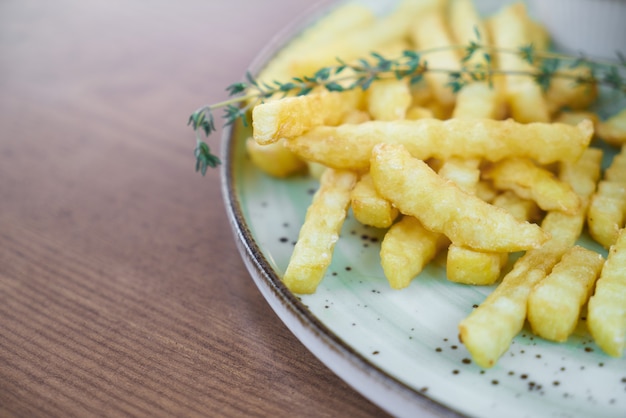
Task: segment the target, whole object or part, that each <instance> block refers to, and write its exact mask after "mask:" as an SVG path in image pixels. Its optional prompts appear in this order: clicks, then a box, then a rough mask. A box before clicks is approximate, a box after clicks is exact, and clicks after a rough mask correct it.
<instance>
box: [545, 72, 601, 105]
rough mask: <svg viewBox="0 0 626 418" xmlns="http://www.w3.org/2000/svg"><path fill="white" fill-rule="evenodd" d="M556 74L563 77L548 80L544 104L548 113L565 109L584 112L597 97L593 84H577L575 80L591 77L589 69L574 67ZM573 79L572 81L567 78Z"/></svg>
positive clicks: (595, 87) (596, 90)
mask: <svg viewBox="0 0 626 418" xmlns="http://www.w3.org/2000/svg"><path fill="white" fill-rule="evenodd" d="M558 73H559V74H561V75H563V76H564V77H554V78H552V79H551V80H550V87H549V88H548V90H547V92H546V102H547V104H548V109H549V110H550V113H556V112H558V111H559V110H561V109H562V108H564V107H566V108H568V109H571V110H584V109H587V108H588V107H589V105H591V104H592V103H593V101H594V100H596V98H597V97H598V89H597V86H596V85H595V84H590V83H577V82H576V81H575V78H577V77H580V78H582V79H585V78H589V77H590V76H591V68H589V67H582V66H581V67H574V68H563V69H559V70H558ZM569 77H574V79H572V78H569Z"/></svg>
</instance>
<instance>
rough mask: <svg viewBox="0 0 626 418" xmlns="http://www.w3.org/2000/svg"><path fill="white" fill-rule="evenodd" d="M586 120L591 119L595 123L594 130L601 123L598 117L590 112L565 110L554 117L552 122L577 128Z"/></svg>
mask: <svg viewBox="0 0 626 418" xmlns="http://www.w3.org/2000/svg"><path fill="white" fill-rule="evenodd" d="M585 119H589V120H590V121H591V122H592V123H593V126H594V130H595V129H596V128H597V126H598V124H599V123H600V118H599V117H598V115H597V114H596V113H593V112H590V111H588V110H563V111H561V112H559V113H558V114H557V115H556V116H555V117H554V119H553V120H552V122H556V123H565V124H568V125H574V126H576V125H578V124H579V123H580V122H582V121H583V120H585Z"/></svg>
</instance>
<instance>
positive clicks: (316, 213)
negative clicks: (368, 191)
mask: <svg viewBox="0 0 626 418" xmlns="http://www.w3.org/2000/svg"><path fill="white" fill-rule="evenodd" d="M356 180H357V175H356V174H355V173H352V172H349V171H336V170H332V169H327V170H326V171H325V172H324V174H322V177H321V179H320V188H319V189H318V191H317V192H316V193H315V195H314V196H313V202H312V203H311V205H310V206H309V208H308V210H307V213H306V216H305V219H304V223H303V224H302V227H301V228H300V234H299V236H298V241H297V242H296V245H295V247H294V250H293V253H292V255H291V259H290V260H289V265H288V266H287V271H286V272H285V275H284V276H283V282H284V283H285V285H286V286H287V287H288V288H289V290H291V291H292V292H294V293H314V292H315V290H316V289H317V286H318V285H319V283H320V282H321V281H322V279H323V278H324V274H325V273H326V269H327V268H328V266H329V265H330V262H331V260H332V256H333V250H334V248H335V243H336V242H337V240H338V239H339V232H340V230H341V227H342V225H343V222H344V220H345V218H346V214H347V210H348V205H349V203H350V192H351V190H352V188H353V187H354V184H355V183H356Z"/></svg>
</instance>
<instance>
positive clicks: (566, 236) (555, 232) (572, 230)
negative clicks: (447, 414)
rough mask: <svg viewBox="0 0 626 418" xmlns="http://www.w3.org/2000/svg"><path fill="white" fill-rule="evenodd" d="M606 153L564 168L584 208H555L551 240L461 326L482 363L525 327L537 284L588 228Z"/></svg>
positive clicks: (547, 224)
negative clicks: (573, 211)
mask: <svg viewBox="0 0 626 418" xmlns="http://www.w3.org/2000/svg"><path fill="white" fill-rule="evenodd" d="M601 155H602V154H601V152H600V151H599V150H597V149H589V150H587V151H586V152H585V153H584V154H583V156H582V157H581V159H580V160H579V161H577V162H576V163H575V164H571V165H565V167H562V168H561V176H560V177H561V178H562V179H563V180H565V181H568V182H569V183H570V184H571V185H572V187H573V188H574V190H575V191H576V192H577V193H578V194H579V196H580V198H581V201H582V202H584V205H583V207H582V208H581V210H580V211H579V212H578V213H577V214H574V215H569V214H566V213H564V212H558V211H554V212H549V213H548V214H547V215H546V217H545V218H544V220H543V222H542V224H541V226H542V229H543V230H544V231H546V232H548V233H549V234H551V238H550V240H549V241H548V242H547V243H545V244H544V245H543V246H542V247H541V248H538V249H534V250H529V251H527V252H526V253H525V254H524V255H523V256H522V257H521V258H520V259H518V260H517V262H516V263H515V265H514V266H513V270H511V272H509V273H508V274H507V275H506V276H505V277H504V278H503V279H502V282H501V283H500V284H499V285H498V287H497V288H496V289H495V290H494V292H493V293H491V294H490V295H489V296H488V297H487V298H486V299H485V301H484V302H483V303H482V304H481V305H480V306H479V307H478V308H476V309H475V310H474V311H473V312H472V313H471V314H470V315H469V316H468V317H467V318H465V319H464V320H463V321H461V323H460V324H459V338H460V340H461V341H462V343H463V344H464V345H465V346H466V348H467V349H468V351H469V352H470V354H471V355H472V358H473V359H474V361H475V362H476V363H477V364H478V365H480V366H481V367H492V366H493V365H494V364H495V363H496V362H497V361H498V359H499V358H500V356H501V355H502V354H503V353H504V352H505V351H506V350H508V348H509V346H510V344H511V341H512V340H513V338H514V337H515V336H516V335H517V334H518V333H519V331H520V330H521V329H522V327H523V326H524V321H525V320H526V313H527V301H528V296H529V294H530V292H531V290H532V288H533V287H534V285H535V284H537V283H539V282H540V281H541V280H543V279H544V278H545V276H546V275H547V274H548V273H549V271H550V270H551V269H552V267H553V266H554V265H555V264H556V263H557V262H558V261H559V260H560V258H561V257H562V256H563V254H564V253H565V252H566V251H567V250H568V249H569V248H570V247H572V246H573V245H574V244H575V242H576V240H577V239H578V236H579V235H580V233H581V232H582V228H583V225H584V219H585V216H584V214H585V210H586V206H587V205H586V203H587V202H588V201H589V196H590V195H591V193H593V187H590V186H591V185H592V184H595V182H596V181H597V179H598V177H599V176H600V163H601V158H600V157H601Z"/></svg>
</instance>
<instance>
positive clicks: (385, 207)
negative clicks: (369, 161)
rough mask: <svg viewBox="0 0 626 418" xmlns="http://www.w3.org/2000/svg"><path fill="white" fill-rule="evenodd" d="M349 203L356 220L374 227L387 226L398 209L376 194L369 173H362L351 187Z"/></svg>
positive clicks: (396, 214) (393, 218)
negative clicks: (352, 187)
mask: <svg viewBox="0 0 626 418" xmlns="http://www.w3.org/2000/svg"><path fill="white" fill-rule="evenodd" d="M350 205H351V207H352V212H353V213H354V217H355V219H356V220H357V221H359V222H361V223H362V224H363V225H369V226H373V227H375V228H389V227H390V226H391V224H392V223H393V221H394V220H395V219H396V217H397V216H398V209H396V208H395V207H393V206H392V205H391V203H389V201H388V200H386V199H385V198H383V197H382V196H381V195H380V194H378V192H377V191H376V188H375V187H374V181H373V180H372V176H371V175H370V174H369V173H365V174H363V175H362V176H361V178H360V179H359V181H358V182H357V183H356V185H355V186H354V189H352V192H351V194H350Z"/></svg>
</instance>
